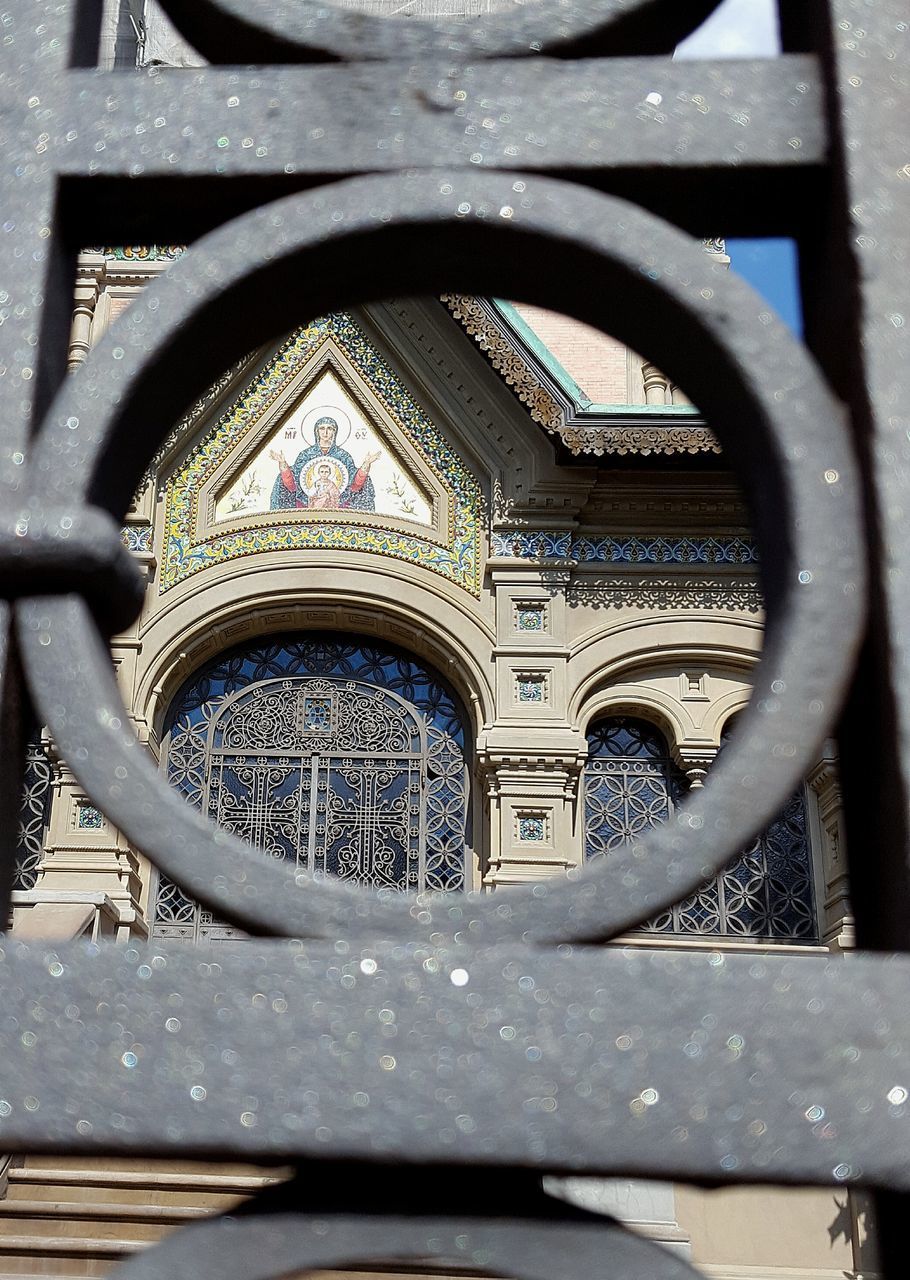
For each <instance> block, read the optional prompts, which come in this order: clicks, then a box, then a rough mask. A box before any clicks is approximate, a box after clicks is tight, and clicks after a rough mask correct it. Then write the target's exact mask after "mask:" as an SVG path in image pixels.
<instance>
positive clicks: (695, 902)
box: [584, 716, 818, 942]
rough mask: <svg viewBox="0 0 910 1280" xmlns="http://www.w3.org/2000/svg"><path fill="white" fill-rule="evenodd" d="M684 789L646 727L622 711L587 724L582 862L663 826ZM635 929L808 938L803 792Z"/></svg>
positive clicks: (813, 935)
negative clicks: (733, 856) (718, 867)
mask: <svg viewBox="0 0 910 1280" xmlns="http://www.w3.org/2000/svg"><path fill="white" fill-rule="evenodd" d="M726 736H727V735H725V737H726ZM685 789H686V787H685V779H684V778H683V776H682V773H681V772H680V771H679V769H677V767H676V765H675V764H674V762H673V760H672V758H671V757H670V752H669V748H668V746H667V743H666V740H665V739H664V737H663V735H662V734H661V733H660V732H659V730H658V729H656V728H655V727H654V725H652V724H650V723H649V722H648V721H645V720H637V719H634V718H632V717H630V716H617V717H612V718H610V719H603V720H598V721H597V722H595V723H594V724H593V725H592V726H591V728H590V730H589V732H588V762H587V764H586V766H585V772H584V818H585V857H586V859H591V858H600V857H604V856H609V854H610V853H611V852H612V851H613V850H614V849H616V848H618V847H619V846H620V845H623V844H626V843H627V842H628V841H630V840H634V839H636V838H637V837H639V836H641V835H642V833H643V832H644V831H646V830H647V829H648V827H652V826H654V825H656V824H657V823H658V822H664V821H665V820H666V819H667V818H668V817H669V816H670V814H671V813H672V812H673V810H674V809H675V808H676V806H677V804H679V803H680V800H681V799H682V797H683V795H684V793H685ZM643 929H644V930H645V931H647V932H652V933H655V932H656V933H668V934H686V935H690V936H691V935H692V934H698V935H712V934H713V935H726V936H728V937H741V938H761V939H765V940H769V941H779V942H784V941H787V942H794V941H799V942H815V941H816V940H817V937H818V932H817V924H816V912H815V902H814V894H813V886H812V858H811V850H810V844H809V832H808V821H807V814H806V800H805V795H804V791H803V788H802V787H801V788H800V789H799V791H798V792H797V793H796V795H794V796H793V797H791V799H790V800H789V801H788V803H787V804H786V805H785V806H784V808H783V810H782V811H781V813H780V814H779V815H778V817H777V818H776V819H775V820H774V822H772V823H771V824H770V826H769V827H768V828H767V829H766V830H765V831H764V832H762V834H761V835H760V836H759V837H758V838H757V839H756V840H755V841H754V842H753V844H752V845H751V846H750V847H749V848H748V849H746V850H745V851H744V852H743V853H741V854H740V856H739V857H738V858H737V860H736V861H735V862H734V863H733V864H732V865H731V866H729V867H728V868H727V869H726V870H725V871H723V872H722V873H721V874H720V875H719V876H717V877H716V878H715V879H712V880H710V881H708V882H707V883H706V884H704V885H703V886H702V888H701V889H699V891H698V892H697V893H694V894H692V895H691V897H689V898H686V899H685V900H684V901H682V902H680V903H677V904H676V905H675V906H673V907H672V908H670V909H669V910H668V911H663V912H661V914H660V915H659V916H657V917H656V918H655V919H654V920H651V921H649V923H648V924H646V925H644V926H643Z"/></svg>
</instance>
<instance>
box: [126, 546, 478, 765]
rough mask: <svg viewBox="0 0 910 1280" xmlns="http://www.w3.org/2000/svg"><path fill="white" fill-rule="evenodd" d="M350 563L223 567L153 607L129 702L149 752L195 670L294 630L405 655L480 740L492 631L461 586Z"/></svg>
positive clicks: (330, 560) (329, 559)
mask: <svg viewBox="0 0 910 1280" xmlns="http://www.w3.org/2000/svg"><path fill="white" fill-rule="evenodd" d="M355 557H356V553H345V554H344V556H343V557H340V556H329V555H326V554H325V553H322V554H321V555H320V558H319V560H318V562H317V563H307V565H306V574H305V575H302V574H301V575H299V576H298V575H295V574H289V573H288V569H289V568H291V569H293V568H294V567H296V566H299V564H300V557H299V556H293V557H289V559H290V560H291V561H292V563H290V564H289V563H288V560H287V559H285V558H284V557H283V556H281V554H280V553H272V554H271V555H270V556H269V559H268V567H265V566H264V565H263V564H262V562H260V563H259V564H258V565H257V564H255V563H253V562H252V561H251V562H249V563H248V564H245V565H243V566H242V567H241V566H238V564H236V563H234V564H231V565H229V566H224V567H222V568H219V570H214V571H212V572H211V574H206V575H200V578H199V579H198V580H197V585H196V586H195V588H194V589H192V590H188V591H185V592H183V593H181V594H180V596H179V597H177V596H175V597H174V599H172V600H165V601H164V602H161V601H155V602H154V604H153V611H152V612H151V614H150V617H149V619H148V622H147V623H145V624H144V625H143V626H142V628H141V630H140V641H141V648H140V654H139V660H138V664H137V670H136V676H135V682H136V683H135V695H134V699H133V705H134V707H135V709H136V716H137V719H139V720H140V721H144V722H145V724H146V725H147V727H148V731H149V735H150V739H151V741H152V744H153V745H155V746H157V743H158V742H159V740H160V733H161V727H162V724H163V720H164V716H165V714H166V709H167V707H168V705H169V703H170V700H171V698H172V697H173V694H174V693H175V692H176V690H177V689H178V688H179V686H180V685H181V684H182V683H183V681H184V680H185V679H186V677H187V676H188V675H189V674H190V672H191V671H193V670H194V669H195V668H196V667H198V666H199V665H200V664H201V663H203V662H204V661H206V660H207V659H208V658H209V657H211V656H213V655H214V654H216V653H218V652H219V651H220V650H223V649H227V648H229V647H230V646H231V645H233V644H235V643H237V642H238V641H240V640H243V639H246V638H253V637H255V636H260V635H261V636H266V635H269V634H273V633H276V632H279V631H292V630H298V631H314V630H319V631H327V630H334V631H338V632H340V633H345V632H347V633H356V634H359V635H366V636H371V637H373V638H374V639H377V640H384V641H386V642H388V643H390V644H393V645H397V646H398V647H400V648H403V649H407V650H410V651H411V652H413V653H414V655H415V656H416V657H419V658H420V659H422V660H424V661H426V662H429V663H430V664H431V665H433V666H434V667H436V668H437V669H439V670H440V671H441V673H442V674H443V675H444V676H445V677H446V679H448V680H449V681H450V683H452V685H453V686H454V687H455V688H456V690H457V691H458V693H459V695H460V697H461V698H462V701H463V702H464V705H465V708H466V710H467V713H468V716H469V721H470V729H471V731H472V733H473V734H474V736H475V737H476V735H477V733H478V732H479V730H480V728H481V726H482V725H483V724H485V723H487V722H489V721H490V720H491V719H492V718H493V716H494V702H493V697H494V694H493V688H492V682H491V674H490V673H491V671H492V652H493V639H494V637H493V633H492V631H491V629H490V628H489V626H488V625H487V624H486V623H485V621H484V620H483V619H482V618H481V617H480V616H479V614H478V612H476V611H468V610H466V609H465V608H464V602H463V600H462V599H461V598H457V597H461V595H462V593H461V592H458V591H457V588H454V587H447V584H444V583H443V584H441V585H440V584H439V581H438V579H436V578H434V579H433V580H432V581H427V580H425V579H429V575H424V576H423V577H421V576H420V575H419V574H418V573H415V572H414V571H413V570H408V571H401V572H396V571H395V567H394V566H391V567H390V568H389V570H388V571H387V572H386V573H385V574H384V575H383V577H382V578H380V577H379V576H378V575H377V574H376V573H375V571H372V570H371V569H370V568H368V567H365V566H361V565H360V564H356V563H352V561H353V560H354V559H355ZM294 562H296V566H295V563H294ZM389 578H392V579H393V580H394V581H393V584H392V586H391V588H390V584H389ZM301 582H305V583H306V586H305V587H302V586H301Z"/></svg>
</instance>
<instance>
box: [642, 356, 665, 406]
mask: <svg viewBox="0 0 910 1280" xmlns="http://www.w3.org/2000/svg"><path fill="white" fill-rule="evenodd" d="M641 378H642V382H643V383H644V387H645V404H666V403H667V378H666V375H665V374H663V373H661V371H660V370H659V369H658V367H657V365H654V364H651V363H650V362H649V361H647V360H646V361H645V362H644V363H643V364H642V366H641Z"/></svg>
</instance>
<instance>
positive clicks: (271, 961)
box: [0, 940, 910, 1188]
mask: <svg viewBox="0 0 910 1280" xmlns="http://www.w3.org/2000/svg"><path fill="white" fill-rule="evenodd" d="M0 982H2V985H3V990H4V993H5V995H4V1007H3V1021H2V1027H0V1048H2V1054H0V1060H2V1062H3V1072H2V1089H0V1144H2V1147H3V1149H4V1150H6V1151H33V1152H36V1151H66V1152H69V1153H70V1154H79V1153H81V1154H85V1153H88V1152H93V1151H94V1152H102V1151H106V1152H110V1153H124V1152H127V1151H136V1150H139V1149H142V1150H143V1151H144V1152H145V1153H146V1154H147V1155H149V1156H151V1155H161V1156H168V1155H170V1156H175V1155H178V1154H179V1155H180V1157H181V1158H187V1157H190V1156H194V1155H199V1156H212V1157H221V1156H230V1157H231V1158H238V1159H244V1160H245V1159H255V1158H285V1157H295V1158H322V1159H335V1158H361V1159H366V1160H395V1161H403V1162H405V1163H420V1162H427V1161H430V1162H444V1163H449V1164H451V1163H464V1162H477V1163H480V1164H485V1165H493V1166H505V1165H509V1164H513V1165H524V1166H533V1167H537V1168H541V1169H553V1170H562V1171H584V1172H589V1173H624V1174H635V1175H642V1176H649V1177H661V1178H674V1177H675V1178H684V1179H688V1180H697V1181H712V1180H715V1179H724V1180H725V1181H743V1182H805V1183H815V1184H832V1183H850V1184H852V1183H857V1182H862V1183H869V1184H875V1185H882V1184H883V1183H886V1182H890V1183H891V1185H893V1186H897V1187H900V1188H907V1187H910V1143H908V1141H907V1132H908V1130H910V1103H908V1098H910V1069H908V1068H907V1065H906V1064H907V1061H908V1054H910V1024H908V1022H907V1019H906V1011H905V1004H906V992H907V990H908V985H910V960H904V959H898V960H889V961H885V960H881V959H878V958H868V957H857V958H851V959H849V960H846V961H845V960H843V959H828V958H822V957H816V956H806V957H801V956H797V957H776V956H774V957H767V956H766V957H755V956H730V955H724V954H722V953H714V954H701V955H698V954H687V955H680V954H678V953H673V952H669V951H657V950H655V951H652V952H642V951H640V950H632V949H629V950H627V951H622V950H618V949H599V948H589V949H584V948H582V949H576V950H575V951H574V952H573V951H572V949H570V948H567V947H563V948H560V949H559V951H558V952H557V951H551V950H543V949H541V950H532V949H530V948H520V947H514V946H513V947H507V946H504V947H492V948H488V949H480V948H478V949H471V948H461V949H452V950H448V951H444V950H439V949H436V950H434V949H433V948H431V947H420V946H415V945H407V946H405V945H403V946H394V945H392V944H385V945H383V946H380V947H376V948H369V949H366V950H361V949H359V948H356V947H349V946H348V945H347V944H345V943H338V944H334V945H333V944H320V945H318V946H308V947H303V946H301V945H300V944H288V943H282V942H268V943H266V942H262V941H260V940H251V941H248V942H243V943H230V944H224V945H223V946H221V947H217V948H209V949H201V948H196V949H190V948H181V947H179V946H170V947H167V946H161V945H157V944H156V945H153V946H149V947H143V948H141V949H140V948H138V947H132V946H130V947H114V946H108V947H104V948H100V949H99V948H97V947H91V946H82V945H78V944H68V945H67V946H66V947H60V948H53V947H51V946H41V945H37V944H35V945H32V946H25V945H16V944H15V943H12V942H10V943H8V944H7V945H6V947H5V948H4V951H3V954H2V958H0Z"/></svg>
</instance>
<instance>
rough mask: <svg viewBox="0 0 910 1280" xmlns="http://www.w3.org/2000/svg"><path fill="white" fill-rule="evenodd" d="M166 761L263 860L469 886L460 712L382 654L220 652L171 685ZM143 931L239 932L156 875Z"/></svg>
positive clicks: (413, 883)
mask: <svg viewBox="0 0 910 1280" xmlns="http://www.w3.org/2000/svg"><path fill="white" fill-rule="evenodd" d="M164 762H165V768H166V771H167V777H168V781H169V782H170V783H171V785H172V786H174V787H176V788H177V790H178V791H180V792H182V794H183V795H184V796H185V797H186V798H187V800H189V802H190V803H191V804H193V805H195V806H196V807H197V808H199V809H201V810H202V811H203V812H205V813H206V814H207V815H208V816H209V818H210V819H211V820H212V821H213V822H215V823H216V824H217V825H218V826H220V827H222V828H224V829H225V830H228V831H231V832H233V833H234V834H235V835H238V836H240V837H241V839H243V840H245V841H246V842H247V843H248V844H251V845H253V846H254V847H255V848H256V849H258V850H260V852H262V853H263V854H265V855H266V856H267V857H270V858H278V859H282V860H285V861H288V862H291V863H293V864H295V865H296V866H298V867H300V868H301V869H302V870H306V871H308V872H310V873H312V874H314V875H315V876H317V877H319V876H326V875H332V876H337V877H339V878H340V879H343V880H355V881H357V882H358V883H360V884H363V885H366V886H368V887H370V888H374V889H412V890H413V889H443V890H455V889H461V888H463V887H464V881H465V831H466V823H467V815H468V773H467V768H466V764H465V733H464V718H463V714H462V713H461V711H460V709H459V707H458V704H457V700H456V699H455V697H454V695H453V694H452V693H450V692H449V690H448V689H447V688H446V687H445V686H444V685H443V684H442V683H441V682H440V681H439V680H438V678H437V677H436V676H434V675H433V674H432V673H431V672H430V671H429V670H427V669H426V668H424V667H422V666H421V665H420V664H418V663H416V662H415V661H413V660H412V659H410V658H408V657H406V656H405V655H404V654H401V653H398V652H396V651H395V650H393V649H390V648H385V647H382V646H377V645H373V644H369V645H367V644H358V643H357V642H352V641H348V640H343V639H340V638H338V637H325V636H315V637H306V638H301V637H283V638H281V639H279V640H276V641H270V642H267V643H264V644H261V645H258V646H255V647H252V648H250V647H245V648H241V649H235V650H233V651H232V652H231V653H229V654H227V655H222V656H221V657H219V658H217V659H215V660H214V662H211V663H209V664H208V666H206V667H205V668H203V669H202V670H201V671H200V672H198V673H197V674H196V675H194V676H193V677H192V679H191V680H190V681H189V682H188V684H187V685H185V686H184V688H183V690H182V691H181V692H180V694H179V695H178V697H177V699H176V701H175V703H174V707H173V708H172V711H171V714H170V716H169V720H168V731H167V735H166V739H165V751H164ZM153 932H154V934H155V936H158V937H200V936H201V937H206V938H209V939H212V938H220V937H231V936H236V930H234V929H232V928H230V927H229V926H227V925H224V924H221V923H219V922H218V921H216V920H215V919H214V918H213V916H212V914H211V913H210V912H207V911H202V910H200V908H199V906H198V905H197V904H196V903H195V902H193V900H192V899H191V898H189V897H188V896H187V895H186V894H185V893H183V892H182V891H181V890H180V889H178V888H177V886H176V885H175V884H174V883H173V882H172V881H170V880H167V879H166V878H164V877H161V879H160V880H159V883H158V889H157V894H156V898H155V911H154V922H153Z"/></svg>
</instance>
